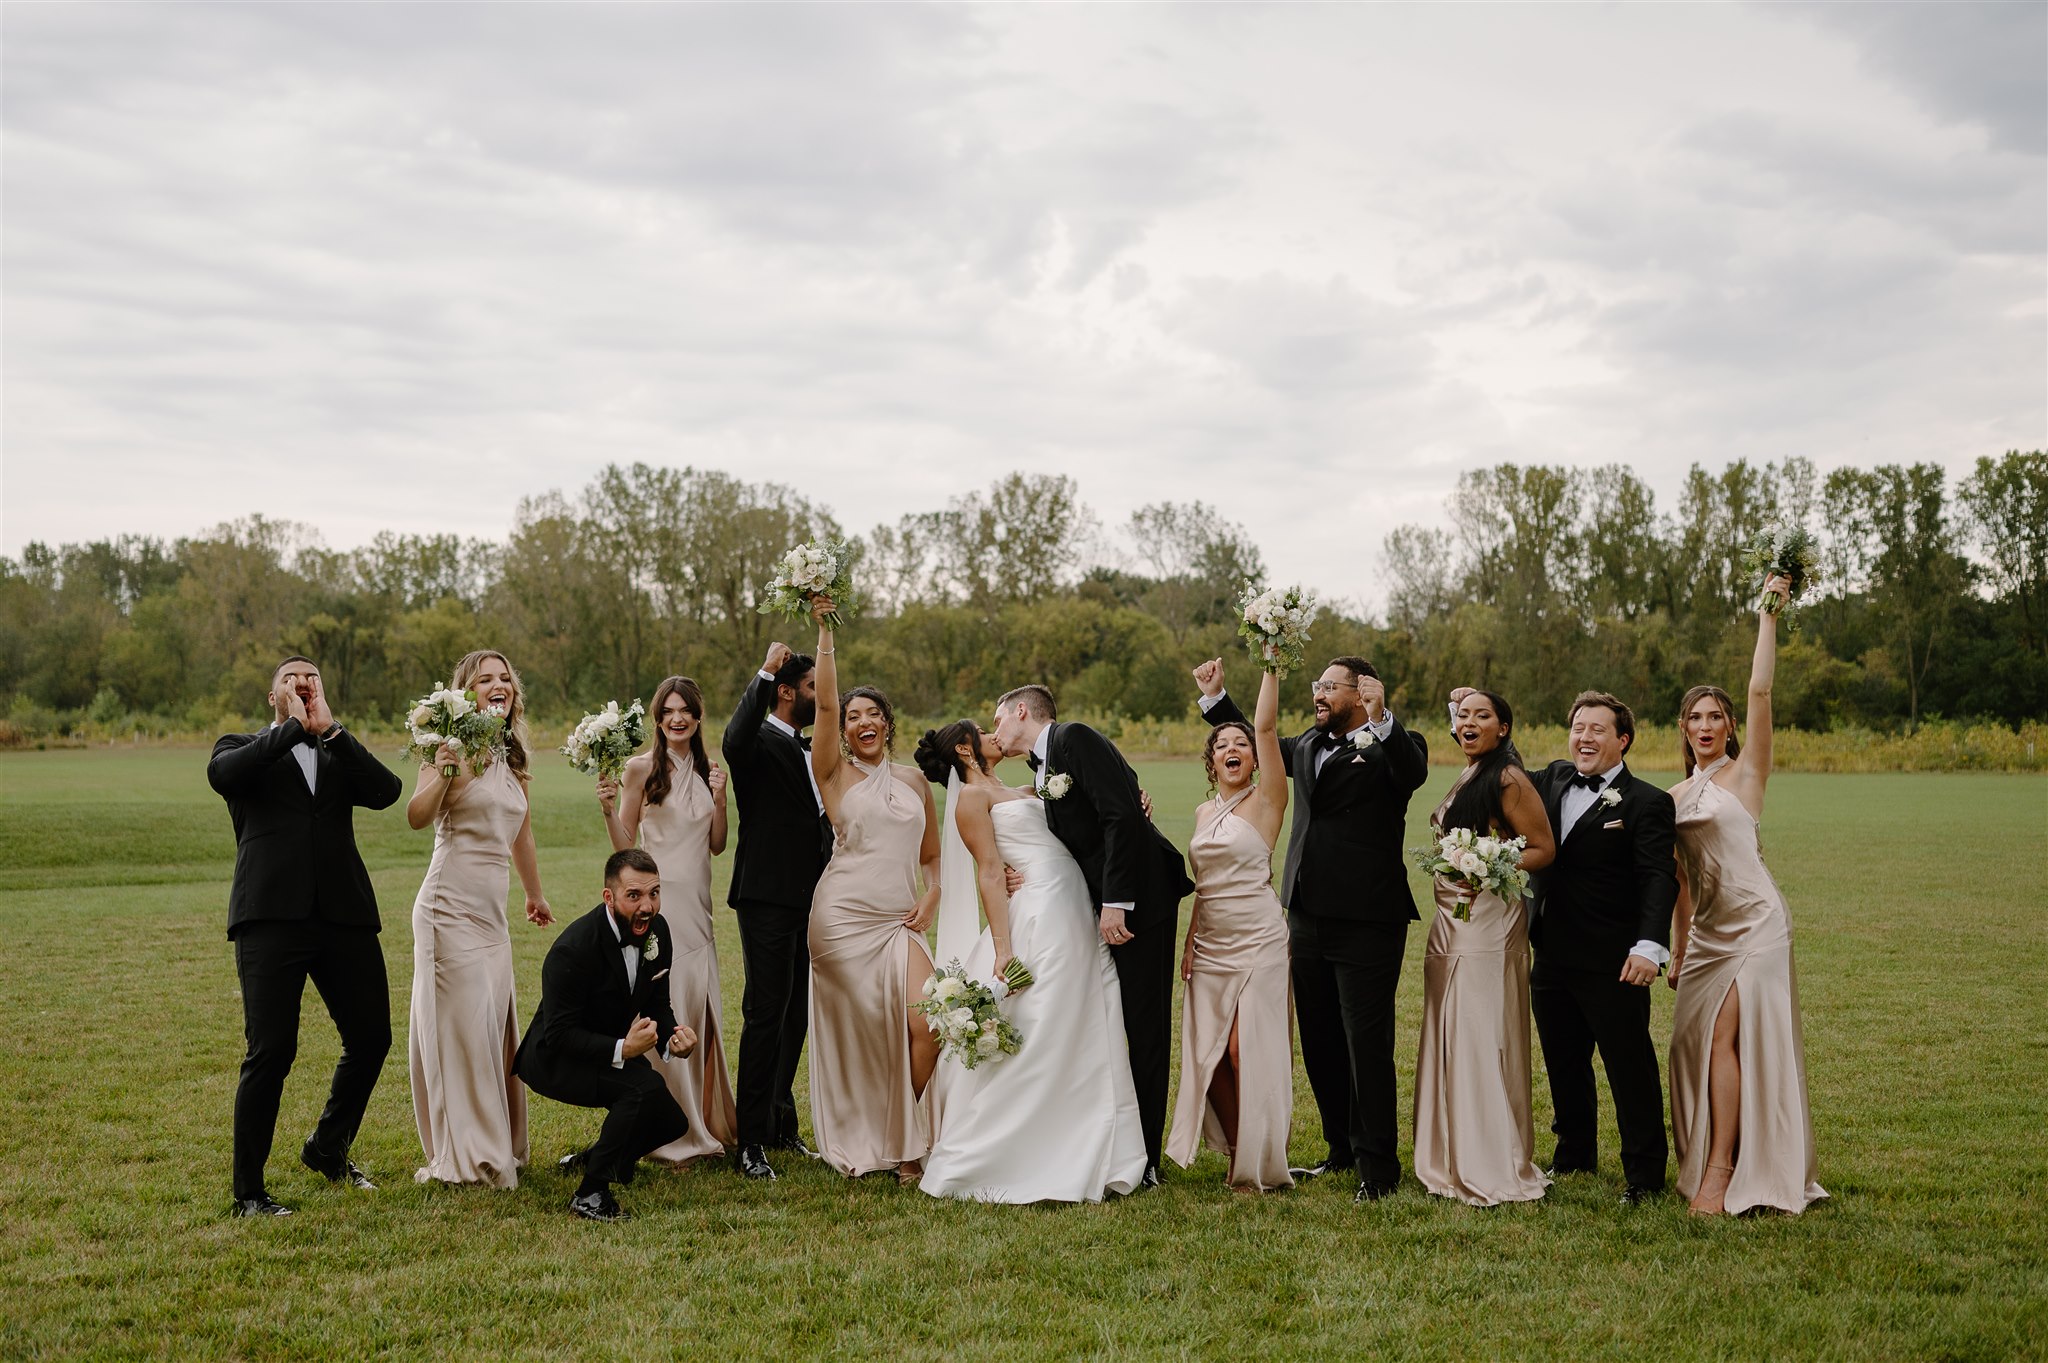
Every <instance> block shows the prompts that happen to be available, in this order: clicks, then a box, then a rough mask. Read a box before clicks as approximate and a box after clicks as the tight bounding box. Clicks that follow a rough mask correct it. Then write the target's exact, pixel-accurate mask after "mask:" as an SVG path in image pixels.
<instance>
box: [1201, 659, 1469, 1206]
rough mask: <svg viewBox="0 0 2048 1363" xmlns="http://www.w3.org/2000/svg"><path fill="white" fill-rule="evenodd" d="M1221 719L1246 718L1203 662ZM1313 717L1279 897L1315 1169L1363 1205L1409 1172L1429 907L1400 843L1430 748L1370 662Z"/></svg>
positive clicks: (1296, 763) (1294, 768)
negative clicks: (1413, 1039)
mask: <svg viewBox="0 0 2048 1363" xmlns="http://www.w3.org/2000/svg"><path fill="white" fill-rule="evenodd" d="M1195 681H1196V684H1197V685H1199V686H1200V687H1201V690H1202V701H1201V704H1202V712H1203V714H1204V715H1206V716H1207V717H1208V720H1209V722H1210V723H1211V724H1225V723H1231V722H1235V723H1239V724H1244V723H1246V720H1245V717H1244V714H1243V712H1242V711H1240V710H1239V709H1238V708H1237V705H1236V704H1235V703H1234V702H1233V701H1232V700H1231V699H1230V697H1229V696H1228V695H1226V694H1224V690H1223V660H1222V659H1221V658H1213V659H1211V660H1210V661H1208V662H1206V663H1203V664H1202V665H1201V666H1200V667H1198V668H1196V669H1195ZM1311 690H1312V694H1313V697H1314V700H1315V711H1316V722H1315V725H1314V726H1313V727H1312V728H1310V729H1308V730H1307V731H1306V732H1304V733H1302V734H1300V735H1298V736H1296V737H1293V738H1283V739H1281V740H1280V756H1281V759H1282V760H1283V761H1284V762H1285V763H1286V766H1287V774H1288V776H1289V777H1291V778H1293V781H1294V823H1293V831H1292V832H1291V833H1290V834H1289V836H1288V839H1287V864H1286V869H1285V870H1284V871H1283V872H1282V873H1281V877H1280V902H1281V903H1283V904H1285V905H1286V906H1287V927H1288V936H1289V949H1290V951H1291V953H1292V956H1293V964H1292V974H1293V981H1294V1012H1295V1016H1296V1017H1297V1018H1299V1019H1300V1022H1301V1064H1302V1068H1303V1069H1304V1070H1306V1071H1307V1072H1308V1082H1309V1087H1310V1089H1312V1090H1313V1091H1314V1092H1315V1095H1316V1106H1317V1107H1318V1108H1319V1109H1321V1111H1322V1117H1323V1137H1324V1139H1325V1140H1327V1141H1328V1142H1329V1146H1330V1152H1329V1154H1328V1155H1327V1156H1326V1157H1325V1158H1324V1160H1323V1162H1322V1163H1321V1164H1319V1165H1317V1166H1315V1167H1314V1168H1312V1169H1304V1170H1297V1171H1295V1172H1296V1173H1297V1174H1298V1175H1302V1176H1313V1175H1316V1174H1321V1173H1328V1172H1331V1171H1333V1170H1338V1169H1356V1170H1357V1171H1358V1199H1357V1200H1358V1201H1360V1202H1373V1201H1377V1200H1378V1199H1380V1198H1382V1197H1385V1196H1386V1195H1387V1194H1389V1193H1391V1192H1393V1191H1394V1188H1395V1186H1396V1185H1397V1184H1399V1183H1400V1181H1401V1157H1400V1155H1399V1153H1398V1142H1399V1139H1400V1137H1399V1133H1398V1132H1397V1130H1396V1126H1397V1122H1396V1118H1395V1089H1394V991H1395V988H1396V987H1397V986H1398V985H1399V984H1400V982H1401V957H1402V955H1403V954H1404V953H1405V952H1406V951H1407V949H1408V924H1409V923H1410V922H1412V921H1414V920H1415V919H1416V918H1417V917H1419V915H1418V914H1417V913H1416V912H1415V896H1414V893H1413V892H1412V891H1411V890H1410V889H1409V888H1408V863H1407V858H1406V856H1405V854H1404V853H1403V850H1402V838H1403V835H1404V833H1405V831H1406V828H1407V821H1408V798H1409V796H1411V795H1413V794H1414V793H1415V792H1416V790H1417V789H1418V788H1420V787H1421V785H1422V783H1423V781H1424V780H1425V779H1427V777H1428V775H1429V749H1428V746H1427V744H1426V743H1425V742H1424V741H1423V737H1422V735H1421V734H1416V733H1410V732H1409V731H1408V730H1406V729H1404V728H1403V727H1402V726H1401V721H1400V720H1398V719H1396V718H1394V716H1393V715H1392V714H1391V713H1390V712H1389V711H1388V710H1387V706H1386V688H1385V687H1384V686H1383V685H1382V684H1381V682H1380V678H1379V673H1378V672H1376V671H1374V670H1373V666H1372V664H1371V663H1368V662H1367V661H1366V660H1365V659H1363V658H1358V657H1351V656H1345V657H1342V658H1333V659H1332V660H1331V661H1330V665H1329V666H1328V667H1326V668H1324V669H1323V675H1322V676H1321V677H1320V678H1319V679H1317V681H1316V682H1315V684H1314V686H1313V687H1312V688H1311Z"/></svg>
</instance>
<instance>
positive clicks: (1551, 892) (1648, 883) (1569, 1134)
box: [1452, 691, 1678, 1203]
mask: <svg viewBox="0 0 2048 1363" xmlns="http://www.w3.org/2000/svg"><path fill="white" fill-rule="evenodd" d="M1452 694H1453V697H1454V699H1453V701H1452V704H1453V705H1455V704H1456V700H1455V697H1457V696H1460V695H1462V694H1463V692H1462V691H1458V692H1453V693H1452ZM1635 733H1636V726H1635V716H1634V715H1633V714H1632V713H1630V711H1629V708H1628V706H1627V705H1625V704H1624V703H1622V702H1621V701H1620V700H1618V699H1616V698H1615V697H1613V696H1610V695H1608V694H1606V693H1605V692H1602V691H1587V692H1584V693H1583V694H1581V695H1580V696H1579V698H1578V699H1577V700H1575V701H1573V702H1572V710H1571V737H1570V739H1569V742H1568V746H1567V748H1566V751H1567V752H1569V753H1570V758H1569V760H1566V761H1558V762H1552V763H1551V764H1550V765H1549V766H1548V767H1547V768H1545V769H1544V770H1543V771H1541V772H1538V773H1534V776H1535V781H1536V791H1537V793H1538V794H1539V795H1541V796H1542V797H1543V807H1544V808H1545V809H1546V810H1548V811H1549V812H1550V826H1551V828H1552V829H1553V830H1554V831H1555V832H1556V834H1557V859H1556V860H1555V861H1553V862H1551V864H1550V865H1549V866H1547V867H1545V868H1544V869H1543V870H1541V871H1538V872H1537V873H1536V876H1535V885H1534V889H1535V904H1534V907H1533V910H1532V912H1531V914H1530V918H1529V941H1530V943H1531V944H1532V945H1533V946H1534V947H1535V948H1536V964H1535V966H1534V968H1533V969H1531V970H1530V972H1529V1009H1530V1012H1531V1013H1533V1014H1534V1015H1535V1019H1536V1035H1537V1038H1538V1040H1539V1041H1540V1042H1541V1043H1542V1046H1543V1064H1544V1068H1546V1069H1548V1070H1549V1071H1550V1101H1551V1106H1552V1107H1553V1108H1554V1109H1555V1112H1556V1117H1555V1118H1554V1120H1553V1121H1552V1123H1551V1130H1552V1131H1553V1132H1555V1133H1556V1135H1557V1153H1556V1157H1555V1159H1554V1160H1553V1161H1552V1165H1553V1168H1552V1171H1551V1172H1552V1173H1555V1174H1570V1173H1585V1172H1591V1171H1592V1170H1593V1168H1594V1166H1595V1163H1596V1162H1597V1154H1598V1143H1597V1140H1596V1134H1595V1133H1596V1131H1597V1128H1598V1113H1597V1110H1596V1107H1595V1097H1594V1088H1593V1048H1594V1047H1596V1046H1597V1047H1599V1049H1600V1059H1601V1061H1602V1063H1603V1064H1604V1065H1605V1066H1606V1069H1607V1086H1608V1088H1609V1089H1610V1090H1611V1091H1612V1092H1613V1094H1614V1121H1615V1125H1616V1126H1617V1127H1619V1128H1620V1131H1621V1168H1622V1174H1623V1176H1624V1177H1625V1178H1626V1180H1627V1191H1626V1192H1625V1193H1624V1194H1623V1195H1622V1198H1623V1201H1625V1202H1629V1203H1636V1202H1640V1201H1642V1200H1643V1199H1644V1198H1647V1197H1650V1196H1652V1195H1654V1194H1656V1193H1659V1192H1661V1191H1663V1188H1664V1164H1665V1155H1666V1149H1667V1147H1666V1144H1665V1138H1664V1090H1663V1084H1662V1082H1661V1077H1660V1075H1659V1073H1658V1065H1657V1048H1656V1045H1655V1044H1654V1043H1653V1042H1652V1041H1651V1040H1650V988H1649V986H1650V984H1651V982H1652V981H1654V980H1655V979H1656V978H1657V975H1658V973H1659V972H1660V971H1661V970H1662V969H1663V968H1664V966H1665V964H1666V963H1667V962H1669V961H1670V959H1671V909H1672V905H1673V904H1675V903H1676V902H1677V900H1678V872H1677V866H1676V863H1675V862H1674V861H1673V859H1672V842H1673V837H1674V809H1673V806H1672V803H1671V797H1670V796H1669V795H1667V794H1665V793H1664V792H1663V791H1661V790H1659V789H1658V788H1657V787H1656V786H1653V785H1651V784H1650V783H1649V782H1648V781H1642V780H1638V779H1637V778H1636V776H1635V774H1634V773H1633V772H1631V771H1629V769H1628V764H1627V762H1626V761H1625V760H1624V758H1625V757H1626V755H1627V753H1628V750H1629V747H1630V746H1631V745H1632V744H1633V743H1634V742H1635Z"/></svg>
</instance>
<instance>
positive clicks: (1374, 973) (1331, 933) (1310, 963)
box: [1287, 910, 1408, 1187]
mask: <svg viewBox="0 0 2048 1363" xmlns="http://www.w3.org/2000/svg"><path fill="white" fill-rule="evenodd" d="M1287 930H1288V939H1289V940H1288V949H1289V952H1290V954H1291V957H1292V960H1291V963H1290V971H1291V975H1292V978H1293V981H1294V1014H1295V1017H1296V1019H1297V1020H1298V1021H1299V1022H1300V1024H1301V1067H1302V1069H1303V1070H1305V1071H1307V1073H1308V1084H1309V1088H1310V1090H1311V1091H1313V1092H1314V1094H1315V1096H1316V1107H1317V1109H1318V1110H1319V1111H1320V1112H1321V1114H1322V1118H1323V1139H1324V1140H1326V1141H1328V1142H1329V1146H1330V1156H1329V1159H1330V1163H1331V1165H1333V1166H1335V1167H1337V1168H1356V1169H1357V1170H1358V1176H1359V1178H1360V1180H1361V1181H1364V1182H1367V1183H1375V1184H1379V1185H1382V1186H1385V1187H1391V1186H1393V1185H1394V1184H1396V1183H1398V1182H1400V1180H1401V1156H1400V1151H1399V1142H1400V1129H1399V1127H1400V1123H1399V1119H1398V1114H1397V1112H1396V1101H1395V1099H1396V1095H1395V1088H1394V991H1395V989H1396V988H1397V987H1398V986H1399V984H1400V983H1401V958H1402V956H1403V955H1404V954H1406V952H1407V950H1408V924H1407V923H1406V922H1405V921H1395V922H1379V921H1372V920H1362V919H1356V918H1334V917H1331V916H1328V915H1325V914H1313V913H1302V912H1299V911H1292V910H1291V911H1289V913H1288V915H1287Z"/></svg>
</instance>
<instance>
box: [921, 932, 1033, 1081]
mask: <svg viewBox="0 0 2048 1363" xmlns="http://www.w3.org/2000/svg"><path fill="white" fill-rule="evenodd" d="M1013 981H1014V982H1013ZM1029 983H1031V972H1030V971H1028V970H1026V969H1024V967H1023V966H1021V965H1019V964H1017V962H1015V961H1012V962H1011V963H1010V969H1009V970H1007V971H1005V972H1004V974H1003V984H1004V987H1005V988H1007V989H1011V990H1016V989H1022V988H1023V987H1024V986H1025V985H1027V984H1029ZM911 1007H913V1008H915V1009H917V1011H918V1012H920V1013H923V1014H924V1018H925V1025H926V1026H928V1027H930V1028H931V1029H932V1033H933V1034H934V1035H935V1036H937V1037H938V1039H939V1049H940V1050H942V1051H944V1052H947V1053H949V1054H951V1055H952V1056H953V1057H954V1058H955V1059H957V1060H958V1061H959V1062H960V1063H961V1064H962V1065H963V1066H965V1067H966V1068H968V1069H970V1070H971V1069H973V1068H974V1067H975V1066H976V1065H979V1064H980V1063H981V1062H982V1061H984V1060H999V1059H1001V1058H1002V1057H1003V1056H1006V1055H1015V1054H1016V1053H1017V1049H1018V1047H1020V1046H1022V1045H1023V1044H1024V1034H1023V1033H1022V1032H1020V1031H1018V1030H1017V1029H1016V1027H1015V1026H1013V1025H1012V1024H1011V1022H1010V1020H1009V1019H1008V1018H1006V1017H1004V1016H1003V1010H1002V1007H1001V1005H1000V1003H999V1002H998V1001H997V999H996V991H995V990H994V989H992V988H990V987H989V986H988V985H985V984H983V983H982V982H981V981H980V980H977V979H975V978H974V977H972V976H971V975H969V974H968V973H967V970H966V968H965V967H964V966H962V965H961V964H960V961H959V958H958V957H955V958H954V959H953V962H952V964H950V965H948V966H947V967H946V968H945V969H943V970H940V971H938V972H937V973H936V974H934V975H933V976H932V977H931V978H930V979H929V980H926V981H925V982H924V997H923V998H922V999H919V1000H918V1001H917V1002H916V1003H914V1004H912V1005H911Z"/></svg>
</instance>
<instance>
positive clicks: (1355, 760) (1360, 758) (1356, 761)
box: [1351, 753, 1365, 767]
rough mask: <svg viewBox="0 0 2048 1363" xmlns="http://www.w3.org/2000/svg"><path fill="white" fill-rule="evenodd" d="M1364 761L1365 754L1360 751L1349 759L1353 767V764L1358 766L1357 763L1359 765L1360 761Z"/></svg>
mask: <svg viewBox="0 0 2048 1363" xmlns="http://www.w3.org/2000/svg"><path fill="white" fill-rule="evenodd" d="M1364 761H1365V754H1364V753H1360V754H1359V755H1358V756H1356V757H1354V758H1352V759H1351V765H1352V766H1354V767H1355V766H1358V765H1359V764H1360V763H1362V762H1364Z"/></svg>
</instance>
